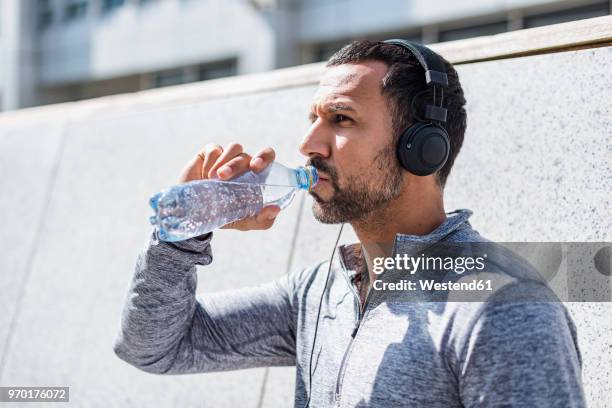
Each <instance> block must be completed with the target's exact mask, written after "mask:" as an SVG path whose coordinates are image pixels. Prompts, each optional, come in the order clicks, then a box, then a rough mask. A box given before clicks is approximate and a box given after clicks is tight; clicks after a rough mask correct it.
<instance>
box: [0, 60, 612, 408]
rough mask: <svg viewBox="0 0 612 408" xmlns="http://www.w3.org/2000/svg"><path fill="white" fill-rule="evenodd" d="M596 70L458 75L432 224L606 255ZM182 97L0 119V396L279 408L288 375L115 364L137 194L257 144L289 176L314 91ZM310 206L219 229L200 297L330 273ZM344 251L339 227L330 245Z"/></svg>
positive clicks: (596, 317) (553, 66)
mask: <svg viewBox="0 0 612 408" xmlns="http://www.w3.org/2000/svg"><path fill="white" fill-rule="evenodd" d="M611 62H612V49H611V48H599V49H595V50H583V51H577V52H567V53H561V54H549V55H543V56H537V57H526V58H519V59H513V60H501V61H492V62H486V63H476V64H469V65H463V66H460V67H458V70H459V73H460V77H461V80H462V83H463V85H464V89H465V91H466V98H467V99H468V112H469V114H468V115H469V116H468V133H467V135H466V141H465V144H464V148H463V151H462V153H461V154H460V155H459V157H458V159H457V162H456V167H455V169H454V170H453V173H452V174H451V177H450V179H449V184H448V187H447V192H446V208H447V210H452V209H455V208H470V209H472V210H474V216H473V218H472V220H471V221H472V224H473V225H474V227H475V228H476V229H478V230H479V231H480V232H481V233H482V234H483V235H485V236H487V237H489V238H491V239H494V240H498V241H606V240H607V241H610V231H611V230H612V217H610V215H611V214H610V208H611V206H610V193H609V191H610V190H611V189H610V187H611V184H612V183H611V179H610V177H611V175H612V171H611V169H610V167H611V166H610V157H612V154H611V153H612V141H611V139H610V134H611V133H612V119H611V118H612V112H611V111H610V103H609V102H608V100H607V96H608V95H607V94H608V93H609V89H610V88H611V87H612V81H611V76H610V74H609V72H610V63H611ZM313 69H315V68H313ZM317 69H319V68H317ZM238 80H240V79H236V81H238ZM230 82H231V81H230ZM193 87H194V88H193V89H201V90H202V92H203V94H202V98H201V100H198V98H197V97H196V96H197V95H195V92H191V93H189V92H187V94H189V97H187V98H186V99H185V100H181V98H180V97H179V96H177V95H178V94H180V92H175V91H173V90H160V91H155V92H150V93H141V94H138V95H134V96H133V101H134V102H133V103H130V97H129V96H122V97H116V98H104V99H100V100H98V101H89V102H82V103H77V104H73V105H66V106H63V107H48V108H42V109H36V110H32V111H29V112H28V111H24V112H19V113H15V114H12V115H0V170H1V174H2V176H3V178H2V181H1V182H0V212H1V213H2V214H8V215H9V216H8V217H4V220H3V228H1V229H0V245H2V248H3V249H4V255H3V256H2V257H1V258H0V285H1V288H2V289H3V291H2V293H3V295H2V297H1V298H0V305H1V306H2V307H3V309H2V310H3V311H4V313H3V315H2V317H0V336H1V337H0V346H4V345H5V343H6V339H8V344H6V348H4V347H3V348H1V349H0V350H3V351H2V352H3V353H4V354H3V356H2V357H3V359H4V360H3V361H4V365H3V366H2V367H0V370H2V371H0V384H1V385H9V384H13V385H31V386H34V385H50V384H52V385H69V386H70V387H71V400H72V405H74V406H84V405H85V406H104V407H107V406H122V407H123V406H152V405H155V406H168V407H169V406H214V407H226V406H227V407H234V406H245V407H258V406H263V407H279V406H291V405H292V402H293V385H294V370H295V369H294V368H291V367H289V368H270V369H264V368H260V369H251V370H245V371H237V372H228V373H211V374H202V375H188V376H174V377H164V376H154V375H151V374H147V373H144V372H140V371H137V370H136V369H134V368H132V367H130V366H128V365H127V364H125V363H123V362H122V361H120V360H119V359H118V358H116V357H115V356H114V354H113V352H112V348H111V345H112V339H113V337H114V335H115V333H116V330H117V325H118V320H119V313H120V309H121V306H122V302H123V297H124V296H125V293H126V290H127V284H128V281H129V279H130V277H131V274H132V271H133V266H134V262H135V259H136V255H137V253H138V251H139V250H140V248H141V247H142V245H143V244H144V242H145V239H146V238H147V236H148V234H149V232H150V226H149V224H148V222H147V217H148V215H149V214H150V209H149V207H148V205H147V199H148V197H149V195H151V194H152V193H154V192H156V191H157V190H159V189H161V188H163V187H165V186H167V185H169V184H173V183H174V182H175V180H176V177H177V176H178V174H179V172H180V170H181V168H182V166H183V165H184V163H185V162H186V161H187V160H189V159H190V158H191V156H192V155H193V154H195V152H196V151H197V150H198V149H199V148H201V147H203V146H204V145H205V144H206V143H209V142H217V143H220V144H226V143H228V142H230V141H239V142H242V143H243V144H244V145H245V148H246V149H247V151H250V152H254V151H255V150H257V149H259V148H262V147H265V146H268V145H270V146H273V147H274V148H275V149H276V151H277V159H278V161H280V162H281V163H284V164H287V165H290V166H295V165H300V164H303V162H304V160H303V158H302V157H300V155H299V153H298V150H297V145H298V143H299V141H300V139H301V137H302V135H303V134H304V132H305V130H306V129H307V126H308V124H307V121H306V114H307V110H308V103H309V101H310V97H311V96H312V94H313V92H314V90H315V86H313V85H304V86H295V87H289V88H286V89H272V90H270V91H267V92H266V91H264V92H261V91H260V92H257V93H254V94H251V95H235V96H232V97H228V98H218V97H215V98H213V99H207V98H206V94H205V90H206V87H203V86H202V85H201V84H197V85H193ZM215 92H218V89H217V90H216V91H215ZM164 95H166V96H164ZM60 153H61V156H60ZM56 165H57V168H56V167H55V166H56ZM311 203H312V200H311V198H310V197H308V196H306V195H304V194H301V195H298V196H296V198H295V200H294V202H293V203H292V204H291V206H290V207H289V208H288V209H287V210H286V211H284V212H283V213H282V214H281V215H280V216H279V218H278V219H277V222H276V224H275V226H274V227H273V228H272V229H271V230H269V231H264V232H250V233H240V232H235V231H218V232H216V233H215V238H214V240H213V243H212V245H213V255H214V257H215V259H214V262H213V264H212V265H210V266H209V267H206V268H201V269H200V270H199V271H198V278H199V284H198V290H200V291H203V292H206V291H216V290H221V289H229V288H232V287H237V286H247V285H255V284H258V283H262V282H265V281H267V280H270V279H274V278H275V277H277V276H280V275H282V274H283V273H286V272H287V271H289V270H295V269H297V268H303V267H307V266H309V265H312V264H313V263H315V262H319V261H321V260H324V259H326V258H329V256H330V254H331V249H332V248H333V244H334V241H335V239H336V235H337V232H338V228H339V226H337V225H321V224H319V223H317V222H316V221H315V220H314V218H313V216H312V212H311V210H310V207H311ZM5 227H6V228H5ZM355 239H356V238H355V236H354V232H353V231H352V228H351V227H350V226H348V225H347V226H346V227H345V230H344V232H343V234H342V238H341V242H352V241H355ZM229 270H231V271H233V273H227V272H226V271H229ZM235 271H240V272H239V273H236V272H235ZM22 282H23V283H25V286H24V291H23V293H21V292H20V289H19V288H20V285H21V283H22ZM608 284H610V282H609V281H608ZM611 305H612V304H611V303H580V304H578V303H573V304H568V308H569V309H570V311H571V313H572V315H573V316H574V319H575V321H576V324H577V326H578V331H579V335H580V339H579V341H580V347H581V350H582V357H583V359H584V372H583V376H584V383H585V389H586V392H587V396H588V398H589V402H590V405H589V406H591V407H605V406H609V405H610V404H611V403H612V401H610V397H609V395H608V394H607V390H609V384H610V367H611V366H612V356H611V355H612V353H610V350H611V347H612V344H611V343H610V342H611V341H612V340H611V339H610V333H611V332H612V327H611V323H612V322H611V320H610V319H609V316H610V315H611V312H612V310H611V309H612V308H611ZM11 320H14V321H15V323H16V324H15V325H14V326H13V327H11V325H10V322H11ZM9 333H10V335H9Z"/></svg>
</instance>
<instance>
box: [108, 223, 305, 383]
mask: <svg viewBox="0 0 612 408" xmlns="http://www.w3.org/2000/svg"><path fill="white" fill-rule="evenodd" d="M203 238H205V239H201V240H200V239H196V238H191V239H188V240H185V241H181V242H174V243H170V242H164V241H161V240H159V238H158V236H157V229H154V230H153V232H152V233H151V236H150V238H149V241H148V243H147V244H146V246H145V248H144V250H143V251H142V252H141V253H140V255H139V256H138V259H137V262H136V269H135V272H134V275H133V278H132V280H131V284H130V287H129V291H128V293H127V296H126V298H125V303H124V306H123V312H122V314H121V321H120V329H119V333H118V334H117V336H116V338H115V341H114V345H113V348H114V351H115V353H116V354H117V356H118V357H119V358H121V359H122V360H124V361H126V362H128V363H129V364H131V365H133V366H135V367H137V368H139V369H141V370H143V371H146V372H149V373H155V374H188V373H202V372H211V371H224V370H233V369H240V368H251V367H262V366H283V365H294V364H295V320H294V316H293V306H292V305H293V304H294V302H293V298H292V296H293V293H294V290H293V287H292V284H291V282H290V278H289V275H284V276H283V277H281V278H279V279H276V280H274V281H272V282H269V283H266V284H261V285H259V286H255V287H250V288H244V289H237V290H227V291H221V292H215V293H210V294H205V295H196V293H195V292H196V284H197V275H196V265H207V264H209V263H211V262H212V253H211V248H210V241H211V239H212V233H209V234H208V236H204V237H203Z"/></svg>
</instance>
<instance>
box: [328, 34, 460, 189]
mask: <svg viewBox="0 0 612 408" xmlns="http://www.w3.org/2000/svg"><path fill="white" fill-rule="evenodd" d="M440 58H442V57H440ZM368 60H370V61H381V62H384V63H385V64H387V66H388V67H389V70H388V71H387V73H386V74H385V77H384V78H383V80H382V84H381V86H382V93H383V95H386V96H387V97H388V102H390V103H389V104H388V106H389V108H390V110H391V115H392V118H391V119H392V126H393V131H394V139H393V141H394V143H397V140H398V139H399V136H400V135H401V133H402V132H403V131H404V130H405V129H407V128H408V126H410V125H411V124H413V123H414V121H415V116H416V117H422V116H423V112H424V111H425V105H426V104H427V103H430V101H432V100H433V92H432V91H431V89H430V88H429V87H428V86H427V85H426V84H425V72H424V70H423V68H422V67H421V65H420V64H419V63H418V61H417V59H416V58H415V57H414V56H413V55H412V53H410V52H409V51H408V50H406V49H405V48H404V47H400V46H397V45H393V44H386V43H383V42H378V41H369V40H358V41H353V42H351V43H350V44H347V45H346V46H344V47H343V48H342V49H340V50H339V51H337V52H336V53H335V54H334V55H332V56H331V57H330V59H329V60H328V61H327V64H326V67H333V66H337V65H343V64H358V63H360V62H363V61H368ZM442 61H443V62H444V64H445V67H446V74H447V75H448V88H447V89H445V90H444V106H445V107H446V109H447V110H448V114H447V120H446V123H444V124H443V126H444V128H445V129H446V131H447V133H448V136H449V139H450V145H451V148H450V154H449V156H448V160H447V161H446V164H444V166H443V167H442V168H441V169H440V170H439V171H438V173H437V176H438V177H437V179H438V182H439V183H440V186H442V187H444V186H445V184H446V179H447V178H448V175H449V173H450V170H451V168H452V167H453V163H454V162H455V157H457V154H458V153H459V150H461V145H462V144H463V137H464V134H465V128H466V125H467V115H466V112H465V109H464V105H465V98H464V97H463V89H461V84H460V83H459V76H458V75H457V71H455V68H454V67H453V66H452V65H451V64H450V63H449V62H448V61H446V60H445V59H444V58H442ZM417 94H419V96H418V97H417V98H416V100H415V103H414V108H415V111H416V113H415V112H413V110H412V109H413V108H412V107H411V103H412V100H413V97H414V96H415V95H417ZM436 96H437V95H436ZM437 97H438V96H437Z"/></svg>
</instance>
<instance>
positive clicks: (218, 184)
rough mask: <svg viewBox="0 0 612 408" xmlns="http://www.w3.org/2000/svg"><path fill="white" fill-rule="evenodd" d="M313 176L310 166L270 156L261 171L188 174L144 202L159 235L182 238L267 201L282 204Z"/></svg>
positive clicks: (248, 213)
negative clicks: (202, 176) (225, 177)
mask: <svg viewBox="0 0 612 408" xmlns="http://www.w3.org/2000/svg"><path fill="white" fill-rule="evenodd" d="M318 180H319V177H318V174H317V171H316V169H315V168H314V167H312V166H305V167H298V168H297V169H290V168H287V167H285V166H283V165H282V164H279V163H276V162H273V163H271V164H270V165H269V166H268V167H266V168H265V169H264V170H263V171H262V172H260V173H255V172H252V171H248V172H246V173H244V174H242V175H240V176H238V177H235V178H233V179H231V180H218V179H206V180H194V181H190V182H188V183H184V184H179V185H176V186H172V187H169V188H167V189H165V190H162V191H160V192H159V193H157V194H155V195H154V196H153V197H151V199H150V200H149V203H150V205H151V207H152V208H153V210H154V211H155V215H153V216H151V217H150V218H149V221H150V222H151V224H152V225H155V226H157V228H158V236H159V238H160V239H161V240H163V241H182V240H185V239H188V238H192V237H195V236H198V235H202V234H205V233H207V232H210V231H213V230H214V229H216V228H219V227H221V226H223V225H226V224H229V223H230V222H233V221H236V220H240V219H243V218H246V217H249V216H252V215H255V214H257V213H258V212H259V211H260V210H261V209H262V208H263V207H265V206H267V205H278V206H279V207H280V208H281V209H283V208H285V207H287V206H288V205H289V203H290V202H291V200H292V199H293V197H294V195H295V193H296V191H298V190H300V189H303V190H310V189H311V188H312V187H313V186H314V185H315V184H316V183H317V181H318Z"/></svg>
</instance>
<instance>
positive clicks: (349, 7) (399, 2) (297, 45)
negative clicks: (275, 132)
mask: <svg viewBox="0 0 612 408" xmlns="http://www.w3.org/2000/svg"><path fill="white" fill-rule="evenodd" d="M611 8H612V0H463V1H461V2H457V1H452V0H439V1H435V2H433V1H428V0H412V1H409V0H381V1H371V0H0V56H1V60H0V110H12V109H19V108H24V107H29V106H37V105H44V104H49V103H57V102H65V101H74V100H81V99H86V98H92V97H98V96H104V95H111V94H116V93H124V92H136V91H140V90H145V89H151V88H157V87H162V86H168V85H176V84H182V83H187V82H194V81H202V80H207V79H213V78H219V77H224V76H230V75H240V74H247V73H255V72H262V71H267V70H270V69H275V68H282V67H288V66H293V65H299V64H304V63H309V62H316V61H322V60H325V59H327V58H328V57H329V56H330V55H331V54H332V53H333V52H334V51H336V50H337V49H338V48H339V47H340V46H342V45H343V44H345V43H346V42H348V41H350V40H352V39H359V38H368V39H374V40H377V39H384V38H390V37H401V38H407V39H411V40H414V41H418V42H422V43H425V44H429V43H435V42H442V41H453V40H458V39H463V38H469V37H475V36H482V35H492V34H497V33H501V32H506V31H511V30H517V29H522V28H531V27H537V26H542V25H548V24H555V23H560V22H564V21H572V20H577V19H583V18H590V17H596V16H601V15H606V14H610V10H611Z"/></svg>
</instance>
